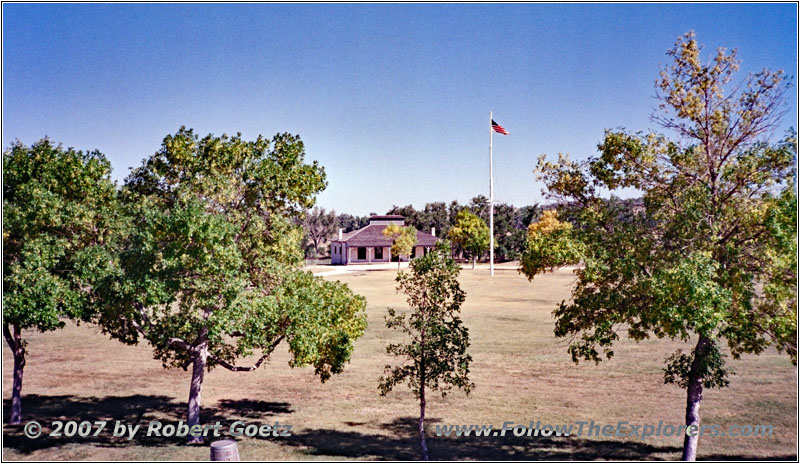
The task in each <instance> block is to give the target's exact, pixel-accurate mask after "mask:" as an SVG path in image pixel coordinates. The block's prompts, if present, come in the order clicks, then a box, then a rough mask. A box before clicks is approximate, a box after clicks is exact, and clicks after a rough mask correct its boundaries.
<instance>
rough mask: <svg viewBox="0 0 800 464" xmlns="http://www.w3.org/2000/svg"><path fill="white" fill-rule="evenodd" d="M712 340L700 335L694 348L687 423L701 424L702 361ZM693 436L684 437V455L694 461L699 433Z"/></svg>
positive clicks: (687, 391) (688, 390)
mask: <svg viewBox="0 0 800 464" xmlns="http://www.w3.org/2000/svg"><path fill="white" fill-rule="evenodd" d="M710 343H711V342H710V340H709V339H707V338H706V337H704V336H703V335H701V336H700V339H699V340H698V341H697V346H696V347H695V349H694V359H693V360H692V366H691V368H690V369H689V385H688V388H687V390H686V425H687V427H688V426H690V425H694V426H697V427H699V425H700V402H701V401H702V400H703V379H702V377H701V374H700V370H701V366H702V363H703V362H704V361H705V359H704V358H705V356H706V354H707V353H708V347H709V345H710ZM694 435H695V436H693V437H691V436H689V435H688V434H687V435H685V436H684V437H683V456H682V457H681V459H682V460H684V461H694V460H695V459H696V457H697V440H698V438H699V437H698V434H694Z"/></svg>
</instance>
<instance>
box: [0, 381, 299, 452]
mask: <svg viewBox="0 0 800 464" xmlns="http://www.w3.org/2000/svg"><path fill="white" fill-rule="evenodd" d="M22 408H23V409H22V413H23V418H22V424H20V425H13V426H12V425H8V419H9V417H8V414H9V413H10V409H11V402H10V401H9V400H4V411H5V412H6V415H5V416H4V417H3V447H4V448H10V449H14V450H17V451H18V452H21V453H31V452H33V451H36V450H41V449H48V448H58V447H62V446H67V445H69V444H94V445H97V446H110V447H113V446H131V445H137V446H148V447H152V446H167V445H182V444H184V443H185V441H186V440H185V438H182V437H176V436H171V437H164V436H155V435H153V436H149V437H148V436H147V428H148V425H149V424H150V423H151V421H159V422H161V423H162V424H163V425H167V424H172V425H177V423H178V421H184V422H185V421H186V403H185V402H176V401H173V399H172V398H170V397H167V396H160V395H131V396H106V397H102V398H98V397H75V396H67V395H61V396H46V395H25V396H24V397H23V399H22ZM290 412H292V409H291V408H290V405H289V404H288V403H271V402H267V401H260V400H252V399H243V400H222V401H219V402H218V404H217V405H216V407H214V406H211V407H203V408H202V409H201V412H200V418H201V422H202V423H203V424H214V423H216V422H217V421H220V422H221V423H222V425H223V435H225V430H226V428H227V426H229V425H230V422H233V421H234V420H246V421H253V420H258V419H267V418H269V417H270V416H274V415H276V414H286V413H290ZM29 421H37V422H39V424H41V426H42V427H43V433H42V435H41V436H39V437H38V438H35V439H31V438H28V437H26V436H25V433H24V429H23V427H24V426H25V424H26V423H27V422H29ZM53 421H62V422H67V421H78V422H82V421H88V422H91V423H92V429H91V432H90V433H89V435H88V436H85V437H81V436H78V435H77V434H75V436H72V437H67V436H63V435H64V433H65V430H64V429H62V430H61V433H62V436H60V437H50V436H48V434H50V433H51V432H52V431H53V430H54V427H53V426H52V422H53ZM95 421H106V422H107V423H106V425H105V428H104V429H103V430H102V431H100V432H99V433H98V434H97V436H93V434H94V433H95V431H96V430H97V427H98V425H95V424H94V422H95ZM117 421H120V423H121V424H124V425H128V426H131V427H135V426H137V425H138V426H139V429H138V430H137V431H136V434H135V435H134V436H133V439H131V440H128V438H127V436H120V437H115V436H114V428H115V424H116V422H117ZM213 440H214V438H210V439H207V443H208V442H210V441H213Z"/></svg>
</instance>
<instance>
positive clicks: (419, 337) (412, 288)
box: [378, 241, 475, 461]
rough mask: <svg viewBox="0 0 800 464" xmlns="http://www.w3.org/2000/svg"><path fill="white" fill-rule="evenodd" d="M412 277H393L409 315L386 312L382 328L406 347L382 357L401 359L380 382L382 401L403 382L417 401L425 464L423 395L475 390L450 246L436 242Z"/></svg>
mask: <svg viewBox="0 0 800 464" xmlns="http://www.w3.org/2000/svg"><path fill="white" fill-rule="evenodd" d="M410 267H411V272H410V273H404V272H402V271H401V272H400V273H398V275H397V282H398V285H397V291H401V292H403V293H405V294H406V296H407V297H408V298H407V301H408V305H409V306H410V307H411V313H410V314H408V315H406V314H398V313H397V312H396V311H395V310H394V309H392V308H389V315H388V316H386V327H388V328H390V329H400V330H402V331H403V332H404V333H405V334H407V335H408V336H410V338H411V340H410V341H409V342H408V343H395V344H390V345H388V346H387V347H386V352H387V353H388V354H390V355H393V356H398V357H401V358H403V360H404V361H403V362H402V363H401V364H400V365H398V366H394V367H392V366H391V365H388V364H387V365H386V369H385V376H383V377H381V378H380V380H379V386H378V387H379V389H380V392H381V396H385V395H386V394H388V393H389V392H390V391H392V389H393V388H394V387H395V386H396V385H399V384H402V383H404V382H407V383H408V386H409V388H411V390H412V391H413V392H414V396H415V397H416V398H417V399H418V400H419V439H420V445H421V446H422V457H423V459H424V460H426V461H427V460H428V446H427V444H426V443H425V404H426V403H425V401H426V398H425V393H426V390H430V391H438V392H441V394H442V397H444V396H446V395H447V393H448V392H449V391H451V390H452V389H453V387H455V388H458V389H462V390H464V392H465V393H467V394H469V392H470V391H472V389H473V388H475V384H473V383H472V382H470V380H469V364H470V362H471V361H472V357H471V356H470V355H468V354H467V348H469V330H468V329H467V328H466V327H465V326H464V324H463V323H462V321H461V318H460V317H459V314H460V312H461V304H462V303H463V302H464V298H465V293H464V291H463V290H461V286H460V285H459V284H458V274H459V272H460V270H461V268H460V266H459V265H458V264H457V263H456V262H455V261H454V260H453V259H452V258H451V257H450V246H449V244H447V243H446V242H444V241H440V242H438V243H437V244H436V246H435V247H434V248H433V250H432V252H431V253H428V254H426V255H425V256H423V257H421V258H417V259H415V260H414V261H412V262H411V266H410Z"/></svg>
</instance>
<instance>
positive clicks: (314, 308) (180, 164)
mask: <svg viewBox="0 0 800 464" xmlns="http://www.w3.org/2000/svg"><path fill="white" fill-rule="evenodd" d="M304 154H305V152H304V149H303V144H302V142H301V141H300V139H299V138H298V137H296V136H291V135H289V134H279V135H276V136H275V137H274V138H273V139H272V142H271V143H270V141H269V140H267V139H264V138H262V137H259V138H257V139H256V140H254V141H245V140H242V139H241V137H240V136H239V135H237V136H235V137H228V136H226V135H223V136H222V137H214V136H211V135H209V136H207V137H204V138H202V139H200V138H199V137H198V136H196V135H195V134H194V132H193V131H192V130H187V129H185V128H181V129H180V130H179V131H178V132H177V133H176V134H175V135H170V136H167V137H166V138H165V139H164V142H163V145H162V147H161V149H160V150H159V151H158V152H156V153H155V154H154V155H153V156H151V157H150V158H148V159H147V160H145V162H144V163H143V165H142V166H141V167H139V168H137V169H135V170H134V171H133V172H132V173H131V175H130V176H129V177H128V178H127V179H126V182H125V187H124V190H123V194H124V198H125V200H126V205H127V207H128V208H129V209H130V215H131V216H132V217H133V219H134V221H133V224H135V225H136V227H134V228H133V229H132V230H131V233H130V235H129V236H128V237H127V239H126V240H125V242H124V243H122V244H121V247H120V248H121V249H120V251H119V256H120V258H119V269H118V273H117V274H118V275H115V276H114V278H113V279H108V281H107V285H106V286H105V287H104V291H105V295H106V300H107V302H108V304H109V307H110V308H109V310H108V311H106V312H104V313H103V317H102V319H101V321H100V323H101V325H102V326H103V327H104V328H105V330H107V331H108V332H110V333H111V334H112V336H114V337H116V338H119V339H120V340H122V341H124V342H128V343H136V342H137V341H138V340H139V339H140V338H144V339H146V340H147V341H148V342H149V343H150V344H151V345H152V346H153V350H154V356H155V358H157V359H159V360H161V361H162V362H163V365H164V366H165V367H182V368H184V369H187V368H188V366H189V365H192V380H191V386H190V390H189V401H188V413H187V422H188V425H189V426H190V427H191V426H193V425H195V424H199V423H200V396H201V390H202V385H203V377H204V374H205V371H206V370H210V369H211V368H213V367H215V366H222V367H224V368H227V369H229V370H232V371H250V370H254V369H256V368H258V367H259V366H260V365H261V364H262V363H263V362H264V361H265V360H266V359H268V358H269V356H270V354H271V353H272V352H273V350H274V349H275V348H276V347H277V346H278V344H279V343H280V342H281V341H286V342H287V343H288V345H289V351H290V353H291V354H292V358H291V360H290V362H289V364H290V366H292V367H295V366H303V365H307V364H311V365H313V366H314V368H315V372H316V374H318V375H319V376H320V379H321V380H322V381H325V380H326V379H328V378H329V377H330V376H331V375H332V374H336V373H339V372H341V371H342V369H343V367H344V364H345V362H346V361H347V360H348V359H349V356H350V353H351V351H352V348H353V341H354V340H355V339H356V338H358V337H359V336H361V335H362V334H363V332H364V329H365V326H366V319H365V316H364V312H363V310H364V308H365V300H364V298H363V297H360V296H357V295H354V294H353V293H352V292H351V291H350V289H349V288H348V287H347V286H346V285H344V284H340V283H338V282H336V283H333V282H325V281H323V280H321V279H319V278H315V277H313V276H312V275H311V274H310V273H307V272H302V271H300V265H301V263H302V259H303V252H302V249H301V247H300V242H301V239H302V234H303V231H302V228H301V227H300V226H298V225H297V223H296V220H297V218H298V217H299V216H300V215H301V214H302V212H303V211H305V210H306V209H307V208H309V207H311V206H312V204H313V202H314V196H315V195H316V194H317V193H318V192H319V191H320V190H322V189H323V188H324V187H325V174H324V171H323V169H322V168H321V167H320V166H318V165H317V163H316V162H314V163H313V164H305V163H304ZM255 352H260V357H259V359H258V360H257V361H256V362H255V363H254V364H253V365H252V366H247V367H245V366H239V365H237V364H236V361H237V359H238V358H240V357H245V356H250V355H251V354H253V353H255ZM190 441H191V442H199V441H202V438H201V437H190Z"/></svg>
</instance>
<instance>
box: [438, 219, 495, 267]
mask: <svg viewBox="0 0 800 464" xmlns="http://www.w3.org/2000/svg"><path fill="white" fill-rule="evenodd" d="M447 236H448V238H449V239H450V240H452V241H454V242H456V243H458V245H459V246H460V247H461V248H463V249H464V250H465V251H466V252H467V253H468V254H469V256H470V257H471V258H472V267H473V268H475V260H477V259H478V258H479V257H480V256H481V255H482V254H484V253H486V251H487V250H488V249H489V227H488V226H487V225H486V223H485V222H483V220H482V219H481V218H479V217H478V216H477V215H475V214H473V213H471V212H469V211H467V210H461V211H459V212H458V216H457V218H456V225H454V226H453V227H452V228H451V229H450V232H449V233H448V234H447Z"/></svg>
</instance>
